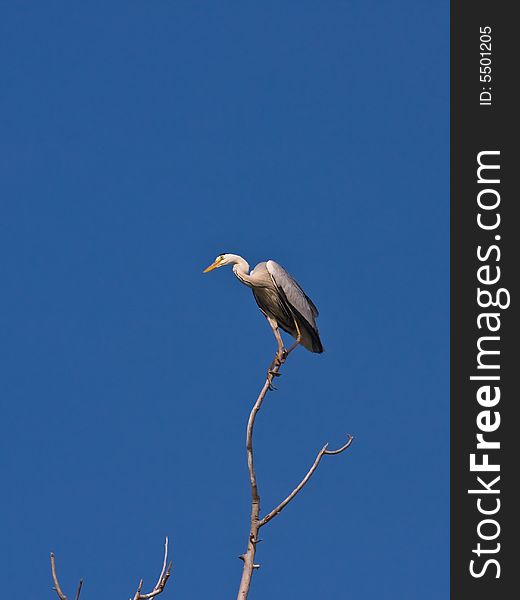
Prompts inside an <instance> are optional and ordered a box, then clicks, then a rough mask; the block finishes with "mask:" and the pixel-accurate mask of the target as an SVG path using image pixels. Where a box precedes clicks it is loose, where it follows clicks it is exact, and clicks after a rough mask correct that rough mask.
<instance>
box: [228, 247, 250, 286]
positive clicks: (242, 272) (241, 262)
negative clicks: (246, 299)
mask: <svg viewBox="0 0 520 600" xmlns="http://www.w3.org/2000/svg"><path fill="white" fill-rule="evenodd" d="M228 257H229V259H230V263H231V264H232V265H233V273H234V274H235V275H236V277H237V279H238V280H239V281H241V282H242V283H245V285H248V286H249V287H251V277H250V275H249V268H250V267H249V263H248V262H247V260H245V259H244V258H242V257H241V256H239V255H238V254H228Z"/></svg>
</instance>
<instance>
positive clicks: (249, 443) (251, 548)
mask: <svg viewBox="0 0 520 600" xmlns="http://www.w3.org/2000/svg"><path fill="white" fill-rule="evenodd" d="M268 321H269V324H270V325H271V328H272V329H273V333H274V335H275V338H276V340H277V343H278V352H277V353H276V356H275V358H274V360H273V362H272V363H271V366H270V367H269V369H268V371H267V378H266V381H265V383H264V385H263V387H262V389H261V390H260V394H259V395H258V398H257V399H256V402H255V404H254V405H253V408H252V409H251V413H250V415H249V420H248V422H247V430H246V450H247V466H248V470H249V480H250V484H251V520H250V527H249V538H248V542H247V550H246V552H245V553H244V554H242V555H240V556H239V558H240V559H241V560H242V562H243V567H242V578H241V580H240V587H239V590H238V596H237V600H247V596H248V593H249V588H250V586H251V578H252V575H253V571H254V570H255V569H259V568H260V565H259V564H256V563H255V554H256V546H257V544H258V543H259V542H260V541H261V540H260V539H259V538H258V532H259V530H260V528H261V527H263V526H264V525H265V524H266V523H268V522H269V521H270V520H271V519H273V518H274V517H275V516H276V515H278V514H280V512H281V511H282V510H283V509H284V508H285V507H286V506H287V504H289V502H291V500H293V498H294V497H295V496H296V495H297V494H298V493H299V492H300V491H301V490H302V488H303V487H304V486H305V484H306V483H307V482H308V481H309V479H310V478H311V477H312V475H313V473H314V471H316V469H317V468H318V465H319V464H320V461H321V459H322V458H323V456H324V455H325V454H330V455H334V454H341V453H342V452H344V451H345V450H346V449H347V448H348V447H349V446H350V444H351V443H352V441H353V439H354V438H353V437H352V436H351V435H348V436H347V437H348V441H347V443H346V444H345V445H344V446H342V447H341V448H338V449H337V450H328V444H325V446H323V448H322V449H321V450H320V452H319V453H318V455H317V457H316V460H315V461H314V464H313V465H312V467H311V468H310V469H309V471H308V472H307V475H305V477H304V478H303V479H302V480H301V482H300V483H299V484H298V485H297V486H296V488H295V489H294V490H293V491H292V492H291V493H290V494H289V496H287V498H286V499H285V500H284V501H283V502H281V503H280V504H279V505H278V506H277V507H276V508H275V509H274V510H272V511H271V512H270V513H269V514H268V515H266V516H265V517H264V518H263V519H260V493H259V491H258V483H257V479H256V473H255V465H254V455H253V429H254V425H255V419H256V416H257V414H258V411H259V410H260V408H261V407H262V403H263V401H264V399H265V396H266V394H267V392H268V391H272V390H275V389H276V388H275V387H274V386H273V379H274V378H275V377H279V376H280V372H279V371H280V368H281V366H282V365H283V363H284V362H285V361H286V359H287V357H288V356H289V354H290V353H291V352H292V350H294V348H295V347H296V346H298V344H299V343H300V340H299V339H298V340H297V341H296V343H295V344H293V346H291V348H289V350H288V351H287V350H285V348H284V347H283V342H282V339H281V337H280V333H279V331H278V327H277V324H276V322H275V321H272V320H271V319H269V318H268Z"/></svg>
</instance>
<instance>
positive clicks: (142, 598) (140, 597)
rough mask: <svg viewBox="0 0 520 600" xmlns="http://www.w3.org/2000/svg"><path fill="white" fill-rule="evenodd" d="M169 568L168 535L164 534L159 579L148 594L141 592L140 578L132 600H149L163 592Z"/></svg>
mask: <svg viewBox="0 0 520 600" xmlns="http://www.w3.org/2000/svg"><path fill="white" fill-rule="evenodd" d="M171 569H172V562H171V561H170V562H169V563H168V536H166V539H165V541H164V559H163V565H162V569H161V574H160V575H159V579H158V580H157V583H156V584H155V587H154V588H153V590H152V591H151V592H149V593H148V594H142V593H141V590H142V587H143V580H142V579H141V581H139V585H138V586H137V591H136V592H135V595H134V597H133V600H149V599H150V598H154V597H155V596H158V595H159V594H160V593H161V592H163V591H164V588H165V586H166V582H167V581H168V579H169V577H170V574H171Z"/></svg>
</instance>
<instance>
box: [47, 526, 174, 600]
mask: <svg viewBox="0 0 520 600" xmlns="http://www.w3.org/2000/svg"><path fill="white" fill-rule="evenodd" d="M171 570H172V562H171V561H170V562H168V537H166V539H165V542H164V559H163V565H162V569H161V574H160V575H159V579H158V580H157V583H156V584H155V587H154V588H153V590H152V591H151V592H148V593H142V591H141V590H142V588H143V580H142V579H141V580H140V581H139V585H138V586H137V591H136V592H135V594H134V596H133V598H131V599H130V600H150V599H151V598H154V597H155V596H158V595H159V594H160V593H162V592H163V591H164V588H165V586H166V583H167V581H168V579H169V577H170V574H171ZM51 573H52V581H53V584H54V587H53V590H54V591H55V592H56V594H57V596H58V598H59V599H60V600H67V596H66V595H65V594H64V593H63V590H62V589H61V586H60V583H59V580H58V574H57V571H56V557H55V555H54V552H51ZM82 587H83V579H80V580H79V585H78V588H77V590H76V596H75V600H79V596H80V594H81V589H82Z"/></svg>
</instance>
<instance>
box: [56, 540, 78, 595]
mask: <svg viewBox="0 0 520 600" xmlns="http://www.w3.org/2000/svg"><path fill="white" fill-rule="evenodd" d="M51 572H52V581H53V583H54V587H53V590H54V591H55V592H56V594H57V595H58V598H59V599H60V600H67V596H65V594H64V593H63V591H62V589H61V587H60V583H59V581H58V574H57V572H56V557H55V556H54V552H51ZM82 587H83V579H80V580H79V584H78V589H77V590H76V596H75V600H79V595H80V594H81V588H82Z"/></svg>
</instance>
